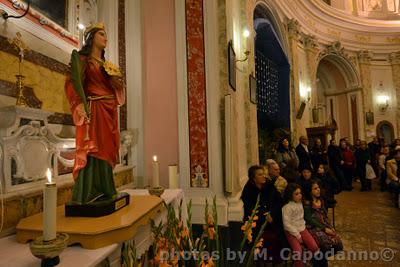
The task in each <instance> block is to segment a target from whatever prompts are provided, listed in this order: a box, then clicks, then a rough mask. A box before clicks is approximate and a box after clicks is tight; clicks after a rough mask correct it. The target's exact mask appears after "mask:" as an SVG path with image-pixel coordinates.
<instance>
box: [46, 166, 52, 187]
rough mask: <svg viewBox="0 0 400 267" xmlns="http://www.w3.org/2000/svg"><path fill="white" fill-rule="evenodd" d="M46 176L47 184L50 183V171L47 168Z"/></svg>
mask: <svg viewBox="0 0 400 267" xmlns="http://www.w3.org/2000/svg"><path fill="white" fill-rule="evenodd" d="M46 176H47V182H48V183H51V171H50V169H49V168H47V171H46Z"/></svg>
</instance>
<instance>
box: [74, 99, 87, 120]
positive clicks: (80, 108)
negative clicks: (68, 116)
mask: <svg viewBox="0 0 400 267" xmlns="http://www.w3.org/2000/svg"><path fill="white" fill-rule="evenodd" d="M76 113H77V114H78V115H79V116H80V117H83V118H85V119H86V120H88V119H89V117H88V116H87V114H86V111H85V107H84V106H83V103H81V104H79V105H77V106H76Z"/></svg>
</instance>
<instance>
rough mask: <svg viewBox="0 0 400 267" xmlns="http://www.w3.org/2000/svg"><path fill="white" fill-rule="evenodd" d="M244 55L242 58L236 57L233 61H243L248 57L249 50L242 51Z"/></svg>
mask: <svg viewBox="0 0 400 267" xmlns="http://www.w3.org/2000/svg"><path fill="white" fill-rule="evenodd" d="M243 54H244V55H245V57H244V58H243V59H236V60H235V62H245V61H246V60H248V59H249V55H250V51H248V50H246V51H244V52H243Z"/></svg>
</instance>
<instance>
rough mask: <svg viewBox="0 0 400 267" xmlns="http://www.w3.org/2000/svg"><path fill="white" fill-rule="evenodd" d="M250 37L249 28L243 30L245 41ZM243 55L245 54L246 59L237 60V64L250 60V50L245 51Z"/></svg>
mask: <svg viewBox="0 0 400 267" xmlns="http://www.w3.org/2000/svg"><path fill="white" fill-rule="evenodd" d="M249 36H250V31H249V30H248V29H247V28H245V29H244V30H243V37H244V38H245V39H247V38H249ZM243 54H244V56H245V57H244V58H243V59H236V60H235V62H245V61H246V60H248V59H249V55H250V51H249V50H246V51H244V52H243Z"/></svg>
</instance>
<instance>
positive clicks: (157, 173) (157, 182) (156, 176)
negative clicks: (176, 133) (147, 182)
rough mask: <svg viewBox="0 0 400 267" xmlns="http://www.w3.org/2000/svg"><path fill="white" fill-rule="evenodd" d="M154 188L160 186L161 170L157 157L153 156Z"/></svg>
mask: <svg viewBox="0 0 400 267" xmlns="http://www.w3.org/2000/svg"><path fill="white" fill-rule="evenodd" d="M152 164H153V187H158V186H160V170H159V167H158V161H157V156H153V162H152Z"/></svg>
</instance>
